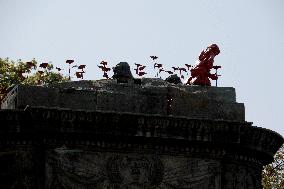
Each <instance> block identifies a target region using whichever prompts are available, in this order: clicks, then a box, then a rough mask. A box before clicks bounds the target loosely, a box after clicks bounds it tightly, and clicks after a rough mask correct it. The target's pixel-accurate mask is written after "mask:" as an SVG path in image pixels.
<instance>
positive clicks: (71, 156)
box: [46, 147, 220, 189]
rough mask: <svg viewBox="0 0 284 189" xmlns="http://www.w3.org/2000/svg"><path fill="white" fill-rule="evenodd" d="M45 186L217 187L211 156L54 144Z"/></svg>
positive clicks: (108, 188) (97, 188) (91, 188)
mask: <svg viewBox="0 0 284 189" xmlns="http://www.w3.org/2000/svg"><path fill="white" fill-rule="evenodd" d="M46 171H47V172H46V177H47V178H46V181H47V182H46V183H48V186H47V188H48V189H49V188H50V189H51V188H52V189H67V188H68V189H69V188H82V189H101V188H104V189H208V188H211V189H217V188H220V165H219V163H218V162H217V161H214V160H204V159H197V158H185V157H182V156H181V157H174V156H169V155H161V156H159V157H158V156H157V155H153V154H139V153H135V154H134V153H125V154H124V153H110V152H93V151H82V150H74V149H67V148H65V147H63V148H57V149H55V150H50V151H48V152H47V165H46Z"/></svg>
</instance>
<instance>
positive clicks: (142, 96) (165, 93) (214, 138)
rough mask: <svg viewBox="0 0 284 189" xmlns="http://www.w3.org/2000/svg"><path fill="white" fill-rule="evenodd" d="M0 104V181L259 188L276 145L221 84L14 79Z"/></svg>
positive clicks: (33, 185) (11, 184) (135, 188)
mask: <svg viewBox="0 0 284 189" xmlns="http://www.w3.org/2000/svg"><path fill="white" fill-rule="evenodd" d="M125 65H126V64H125V63H123V67H127V66H125ZM135 80H136V81H135ZM137 80H139V82H137ZM178 83H179V82H178ZM1 107H2V110H0V121H1V127H0V167H1V169H0V174H1V182H0V188H1V189H2V188H3V189H16V188H17V189H18V188H21V189H71V188H76V189H244V188H245V189H261V188H262V187H261V171H262V167H263V165H266V164H268V163H271V162H272V161H273V155H274V154H275V152H276V151H277V150H278V149H279V147H280V146H281V145H282V144H283V138H282V136H280V135H279V134H277V133H275V132H273V131H271V130H268V129H264V128H260V127H256V126H253V125H252V123H251V122H247V121H246V120H245V108H244V104H243V103H238V102H236V93H235V89H234V88H231V87H211V86H189V85H183V84H180V83H179V84H174V83H173V82H172V83H170V82H166V81H164V80H162V79H154V78H144V79H133V77H132V75H131V74H128V77H122V78H121V77H120V76H119V75H116V76H115V77H114V79H104V80H97V81H74V82H65V83H60V84H56V85H53V86H49V87H42V86H26V85H17V86H15V87H14V88H13V89H12V90H11V91H10V92H9V94H8V95H7V96H6V97H5V99H4V100H3V101H2V104H1Z"/></svg>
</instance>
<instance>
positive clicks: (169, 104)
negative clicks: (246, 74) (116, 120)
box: [2, 79, 245, 121]
mask: <svg viewBox="0 0 284 189" xmlns="http://www.w3.org/2000/svg"><path fill="white" fill-rule="evenodd" d="M27 105H29V106H46V107H60V108H71V109H86V110H100V111H115V112H131V113H146V114H159V115H171V116H185V117H188V118H199V119H223V120H235V121H245V113H244V112H245V110H244V105H243V104H242V103H237V102H236V95H235V89H234V88H229V87H200V86H184V85H174V84H171V83H168V82H165V81H163V80H161V79H143V80H142V82H141V85H137V84H134V83H116V82H115V80H100V81H83V82H67V83H62V84H58V85H55V86H54V87H53V88H47V87H36V86H24V85H19V86H17V87H16V88H14V89H13V90H12V91H11V92H10V94H9V95H8V96H7V97H6V99H5V100H4V101H3V103H2V109H5V108H25V107H26V106H27Z"/></svg>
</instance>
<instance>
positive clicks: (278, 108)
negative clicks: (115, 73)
mask: <svg viewBox="0 0 284 189" xmlns="http://www.w3.org/2000/svg"><path fill="white" fill-rule="evenodd" d="M283 10H284V1H283V0H274V1H273V0H270V1H269V0H267V1H264V0H251V1H249V0H234V1H233V0H220V1H217V0H198V1H197V0H196V1H190V0H183V1H182V0H171V1H170V0H140V1H138V0H103V1H96V0H93V1H91V0H90V1H87V0H86V1H84V0H77V1H75V0H48V1H47V0H46V1H43V0H18V1H16V0H0V57H2V58H4V57H10V58H12V59H19V58H21V59H23V60H25V61H28V60H30V59H32V58H36V59H37V60H39V61H40V62H49V61H52V63H53V64H55V65H56V66H59V67H63V68H67V67H66V64H65V63H64V62H65V60H66V59H67V58H69V59H74V60H75V61H76V63H77V64H86V65H87V69H86V70H87V73H86V75H85V78H86V79H100V78H102V74H101V72H100V71H99V69H98V68H97V66H96V65H97V64H98V63H99V62H100V61H102V60H105V61H108V62H109V64H110V65H111V66H114V65H115V64H116V63H118V62H120V61H127V62H129V63H130V65H133V64H134V62H137V63H140V64H145V65H148V67H147V68H151V69H147V70H146V71H147V72H148V73H149V74H148V75H146V76H147V77H151V76H154V72H152V71H151V70H152V64H151V61H150V58H149V56H150V55H156V56H158V57H159V62H160V63H163V64H164V65H165V67H166V68H170V67H171V66H174V65H175V66H183V65H184V64H185V63H188V64H193V63H194V62H195V60H196V59H197V57H198V55H199V53H200V51H201V50H203V49H204V48H206V46H208V45H209V44H211V43H217V44H218V45H219V47H220V49H221V53H220V55H218V56H217V57H216V59H215V63H216V64H217V65H221V66H222V67H223V68H222V69H221V70H220V74H222V77H221V78H220V80H219V86H226V87H235V88H236V91H237V100H238V102H244V103H245V106H246V120H247V121H251V122H254V125H256V126H259V127H265V128H269V129H272V130H274V131H277V132H279V133H280V134H282V135H284V127H283V120H282V118H283V117H284V113H283V107H284V100H283V99H284V85H283V76H282V75H283V71H284V66H283V63H284V61H283V55H284V11H283ZM65 71H66V70H65ZM133 73H134V72H133Z"/></svg>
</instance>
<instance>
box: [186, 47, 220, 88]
mask: <svg viewBox="0 0 284 189" xmlns="http://www.w3.org/2000/svg"><path fill="white" fill-rule="evenodd" d="M219 53H220V50H219V47H218V46H217V45H216V44H212V45H210V46H209V47H207V48H206V50H203V51H202V52H201V53H200V55H199V58H198V63H197V64H196V65H195V66H194V67H193V68H192V69H191V70H190V72H191V77H190V78H189V79H188V80H187V83H186V84H189V85H201V86H211V82H210V80H209V78H210V79H212V80H217V79H218V75H217V74H211V73H210V71H211V69H212V68H213V63H214V58H215V56H217V55H218V54H219Z"/></svg>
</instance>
